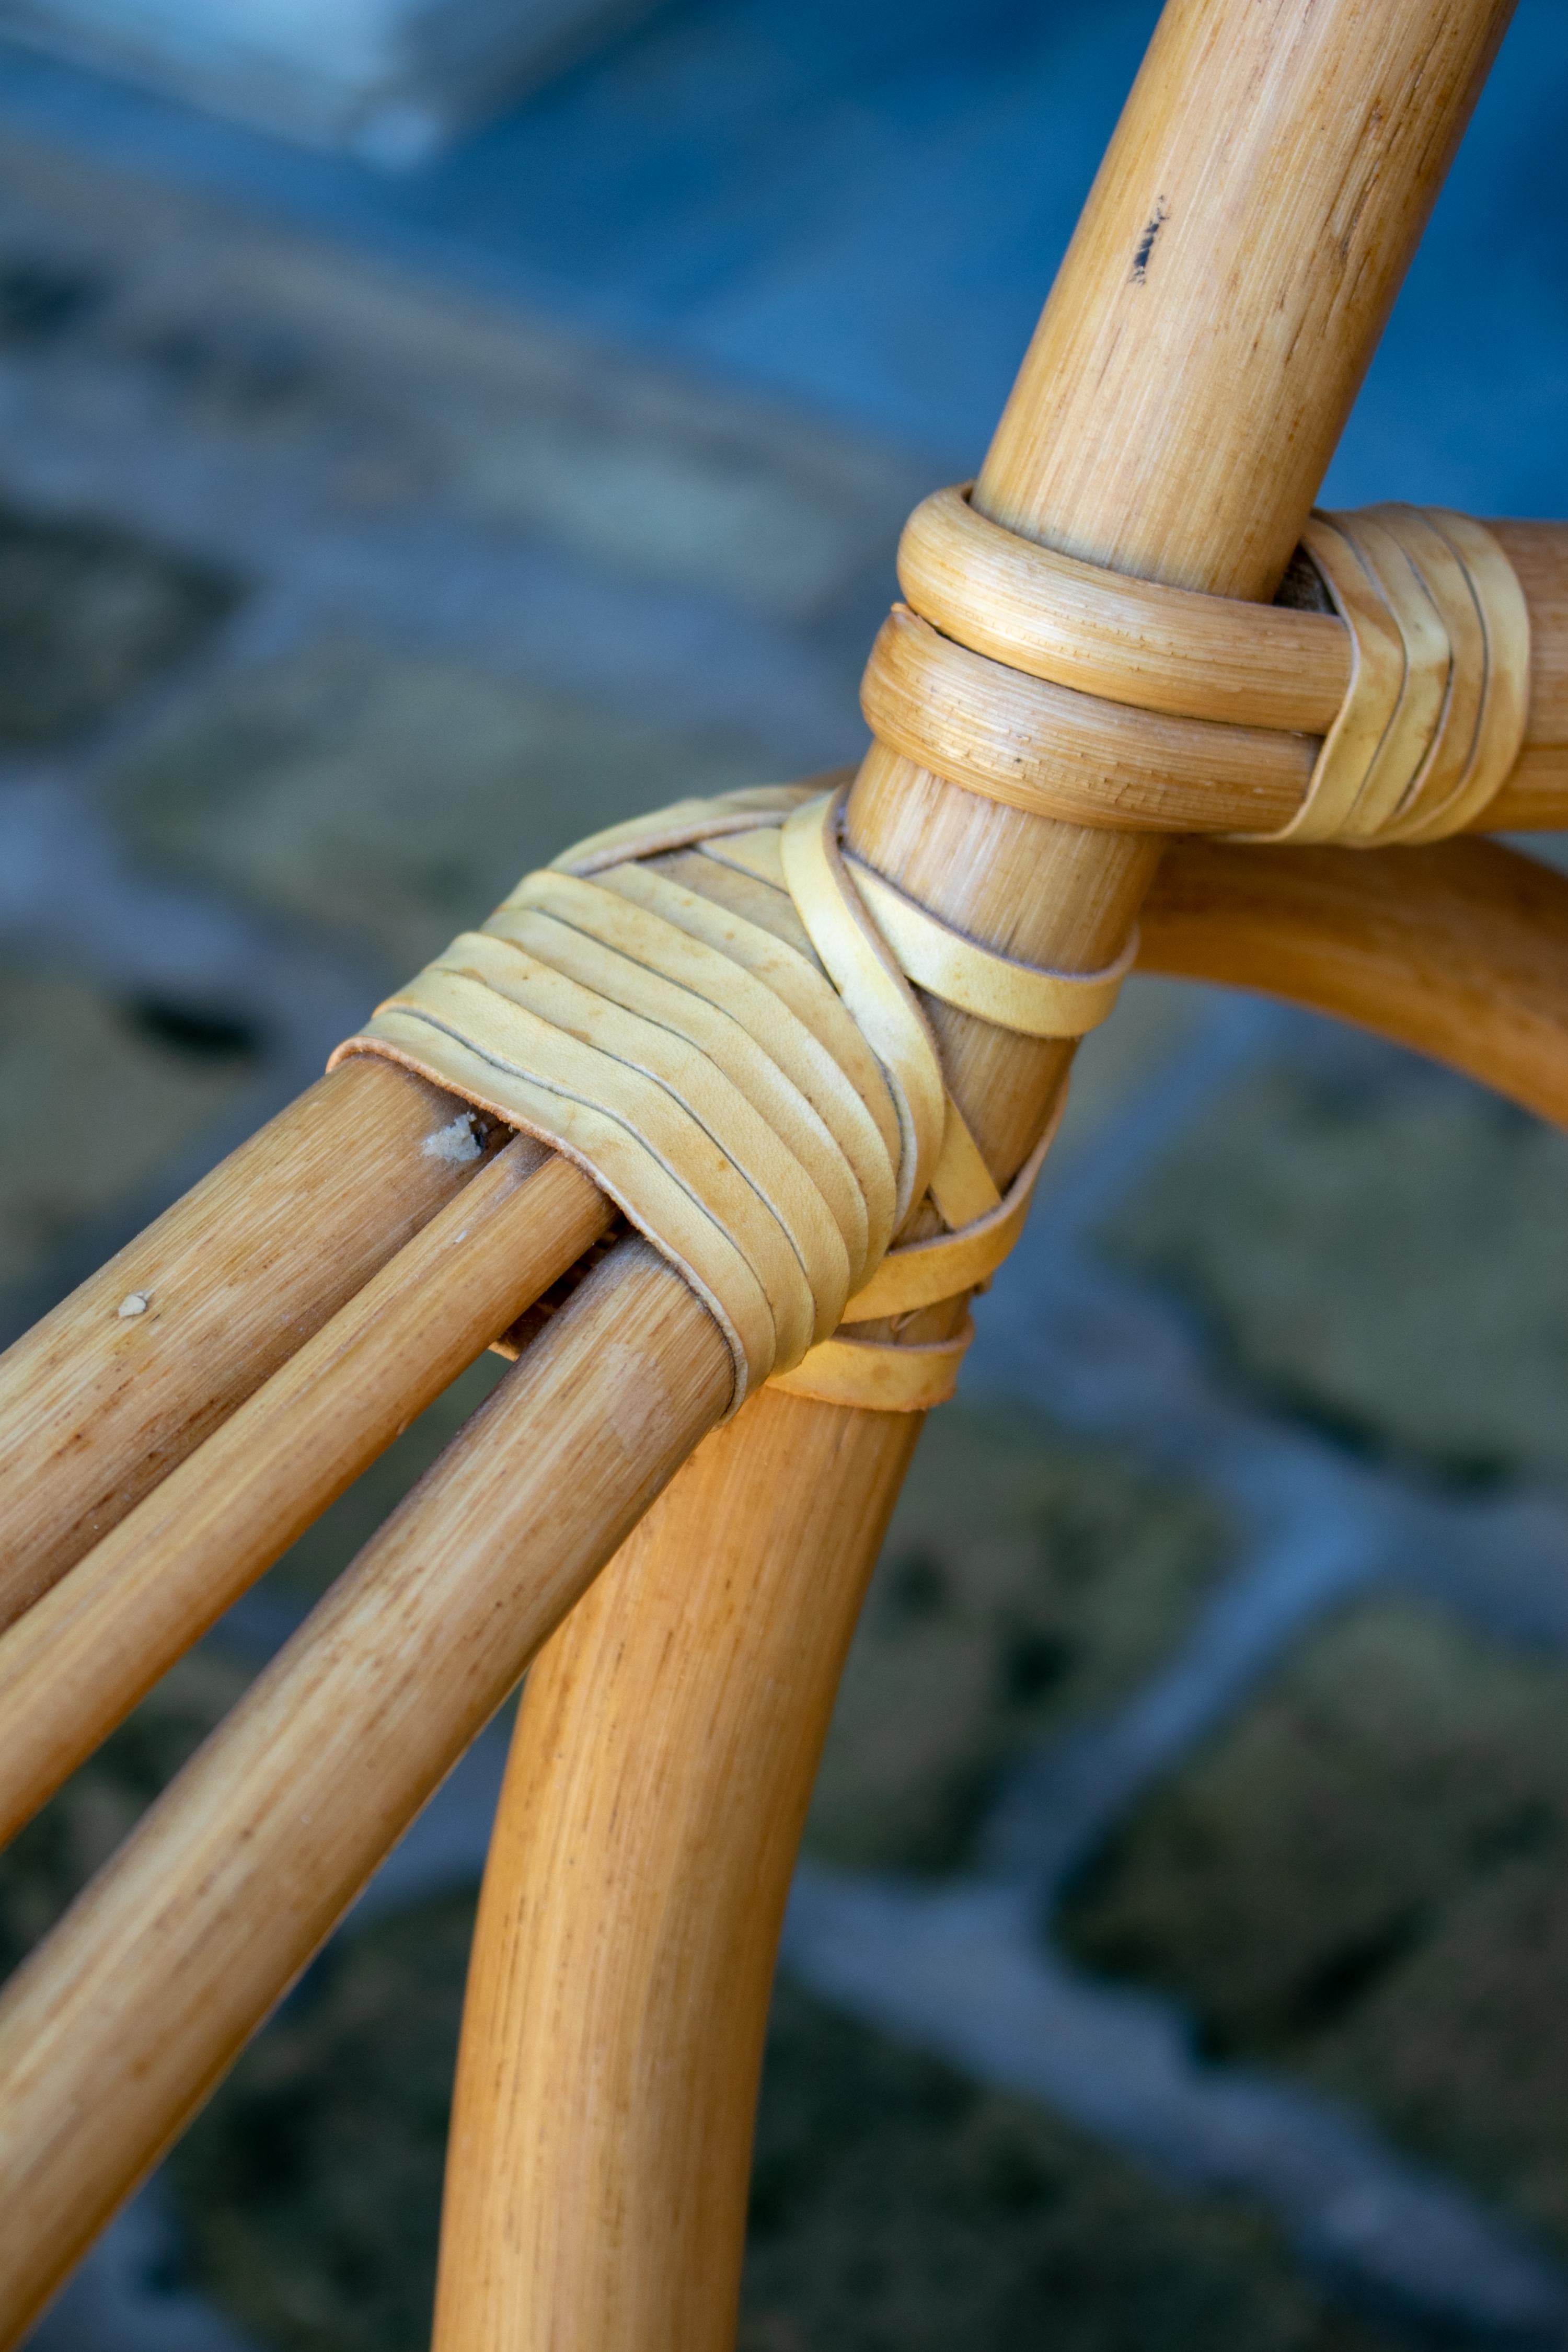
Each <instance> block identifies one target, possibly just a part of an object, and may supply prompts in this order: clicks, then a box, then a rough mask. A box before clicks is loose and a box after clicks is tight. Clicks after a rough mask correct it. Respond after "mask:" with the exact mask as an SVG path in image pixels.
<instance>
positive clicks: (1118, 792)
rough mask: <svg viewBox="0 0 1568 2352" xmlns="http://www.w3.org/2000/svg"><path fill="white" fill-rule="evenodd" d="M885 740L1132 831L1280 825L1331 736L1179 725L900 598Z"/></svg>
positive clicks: (884, 685)
mask: <svg viewBox="0 0 1568 2352" xmlns="http://www.w3.org/2000/svg"><path fill="white" fill-rule="evenodd" d="M860 707H861V709H862V710H863V711H864V713H865V716H866V723H867V725H868V727H869V728H870V729H871V730H872V732H873V733H874V734H875V735H876V737H877V739H878V740H879V742H881V743H884V744H886V745H887V746H888V748H889V750H890V751H900V752H902V753H903V755H904V757H905V758H906V759H910V760H913V761H917V762H918V763H920V764H921V765H923V766H925V767H928V768H929V769H930V770H931V772H932V773H933V774H939V775H941V776H942V777H943V778H944V779H945V780H946V781H947V782H950V783H955V784H962V785H965V786H967V787H968V788H969V789H970V790H971V791H973V792H977V793H984V794H985V795H986V797H987V798H988V799H991V800H996V801H1001V802H1003V803H1005V805H1006V806H1007V807H1009V808H1017V809H1024V810H1026V811H1034V812H1037V813H1039V814H1044V815H1047V816H1054V817H1062V818H1066V819H1068V820H1070V821H1073V822H1076V823H1077V824H1086V825H1097V826H1100V827H1107V828H1114V829H1116V830H1118V831H1121V832H1127V833H1139V832H1144V833H1148V832H1158V833H1192V832H1196V831H1205V832H1224V833H1265V832H1273V831H1276V830H1277V829H1278V828H1279V826H1281V825H1283V824H1286V823H1287V821H1288V820H1289V818H1290V817H1291V816H1292V815H1293V814H1294V813H1295V811H1296V810H1297V809H1298V808H1299V807H1300V804H1301V802H1302V801H1303V800H1304V799H1305V797H1306V792H1307V784H1308V781H1309V779H1310V776H1311V773H1312V763H1313V761H1314V760H1315V758H1316V756H1317V750H1318V743H1317V739H1316V738H1315V737H1313V736H1310V735H1291V734H1284V733H1281V732H1279V730H1277V729H1273V728H1269V727H1243V726H1239V725H1231V724H1227V723H1223V722H1220V721H1217V720H1215V719H1173V718H1167V717H1166V716H1165V715H1164V714H1163V712H1160V711H1157V710H1152V709H1150V710H1141V709H1134V708H1133V707H1132V706H1131V704H1129V703H1125V702H1108V701H1106V700H1105V699H1104V698H1102V697H1101V696H1099V695H1093V694H1082V693H1079V692H1077V691H1076V690H1075V689H1074V688H1071V687H1068V686H1057V685H1054V684H1053V683H1052V682H1051V681H1050V680H1049V679H1047V678H1042V677H1028V676H1027V675H1026V673H1025V672H1024V671H1023V670H1018V669H1011V668H1009V667H1007V665H1006V664H1005V662H1000V661H992V660H991V659H989V658H988V657H987V656H985V655H984V654H979V653H972V652H971V651H970V650H969V648H968V647H967V646H962V645H956V644H954V642H953V641H952V638H950V637H945V636H943V635H941V634H940V632H939V631H937V630H936V629H933V628H932V627H931V625H930V624H929V623H928V622H925V621H922V620H921V618H920V616H919V614H915V613H911V612H910V610H909V608H908V606H907V605H903V604H896V605H895V606H894V608H893V610H892V612H891V613H890V614H889V616H888V618H887V620H886V621H885V622H884V623H883V625H882V628H881V632H880V634H879V636H878V639H877V642H876V645H875V646H874V647H873V648H872V653H871V659H870V662H869V664H868V667H867V670H866V677H865V680H864V683H863V684H862V686H861V689H860Z"/></svg>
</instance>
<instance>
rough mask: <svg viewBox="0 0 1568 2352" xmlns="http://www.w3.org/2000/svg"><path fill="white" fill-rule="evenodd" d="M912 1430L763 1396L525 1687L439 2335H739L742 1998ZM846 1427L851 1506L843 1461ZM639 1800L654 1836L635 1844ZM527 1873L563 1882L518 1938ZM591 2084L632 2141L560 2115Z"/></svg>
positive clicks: (476, 1990)
mask: <svg viewBox="0 0 1568 2352" xmlns="http://www.w3.org/2000/svg"><path fill="white" fill-rule="evenodd" d="M918 1427H919V1424H918V1422H917V1421H916V1420H915V1419H914V1417H913V1416H910V1415H900V1414H894V1413H881V1414H876V1415H857V1414H854V1413H852V1412H848V1411H847V1410H846V1409H845V1408H844V1407H842V1406H837V1405H826V1404H816V1403H812V1402H807V1401H805V1399H801V1398H795V1397H789V1396H784V1395H781V1394H779V1393H778V1392H777V1391H767V1390H764V1391H763V1393H762V1394H761V1395H760V1396H757V1397H755V1398H753V1399H752V1401H751V1402H749V1403H748V1404H747V1405H746V1406H745V1408H744V1410H743V1411H742V1412H741V1413H740V1414H739V1416H738V1417H737V1418H736V1420H735V1421H734V1422H732V1423H730V1425H729V1426H728V1427H727V1428H724V1429H721V1430H718V1431H716V1432H715V1433H714V1434H713V1435H712V1436H711V1437H710V1438H709V1439H707V1440H706V1442H705V1443H704V1444H702V1445H701V1446H700V1448H699V1450H698V1452H697V1454H696V1455H695V1457H694V1458H693V1460H692V1461H691V1462H689V1464H688V1465H687V1466H686V1468H685V1469H684V1470H683V1471H682V1472H681V1474H680V1475H679V1478H678V1479H677V1480H676V1481H675V1483H674V1485H673V1486H671V1487H670V1488H669V1490H668V1493H667V1494H666V1495H665V1496H663V1497H662V1498H661V1500H660V1501H659V1502H658V1503H657V1504H656V1505H655V1506H654V1508H653V1510H652V1511H651V1512H650V1513H649V1514H648V1517H647V1518H646V1519H645V1520H644V1521H643V1523H642V1525H641V1526H640V1527H639V1528H638V1529H637V1533H636V1534H635V1535H634V1536H633V1537H632V1538H630V1540H629V1541H628V1542H627V1543H626V1544H625V1545H624V1546H623V1547H622V1549H621V1550H620V1551H619V1553H617V1555H616V1559H615V1561H614V1562H613V1564H612V1565H611V1567H610V1568H609V1570H607V1571H606V1572H605V1575H604V1576H602V1577H601V1578H600V1579H599V1580H598V1582H597V1583H596V1584H595V1586H594V1588H593V1590H592V1591H590V1592H589V1593H588V1594H587V1596H586V1597H585V1598H584V1600H583V1601H580V1602H579V1603H578V1605H577V1607H576V1608H575V1609H574V1611H573V1612H572V1615H571V1617H570V1618H569V1619H568V1620H567V1622H566V1623H565V1625H564V1626H563V1628H562V1630H561V1632H560V1633H558V1634H557V1635H556V1636H555V1639H554V1641H553V1642H552V1643H551V1645H550V1647H549V1649H548V1650H547V1651H546V1652H545V1653H544V1654H543V1656H542V1659H541V1660H540V1663H539V1664H538V1665H537V1666H536V1667H535V1669H534V1673H535V1675H543V1677H544V1695H543V1697H542V1701H541V1702H539V1703H537V1704H536V1703H535V1702H534V1701H533V1700H532V1699H531V1698H530V1699H529V1700H528V1701H526V1702H525V1704H526V1705H527V1706H528V1708H529V1723H528V1729H527V1731H526V1732H525V1733H524V1734H522V1735H521V1751H522V1754H521V1760H522V1763H523V1767H524V1769H521V1770H516V1771H511V1772H509V1774H508V1777H507V1782H506V1794H505V1797H504V1798H503V1801H502V1806H501V1811H500V1817H499V1819H498V1822H497V1824H496V1829H495V1832H494V1837H493V1842H492V1847H491V1852H492V1855H493V1857H494V1859H493V1861H492V1864H491V1867H490V1869H489V1873H488V1874H487V1877H486V1882H485V1894H484V1899H483V1908H482V1911H481V1917H480V1925H479V1931H478V1934H477V1937H476V1940H475V1948H474V1960H473V1966H472V1971H471V1974H470V1979H469V1989H468V2013H467V2016H466V2019H465V2023H464V2044H463V2050H464V2055H463V2067H464V2080H463V2085H462V2089H461V2091H460V2093H459V2095H458V2105H457V2112H456V2118H455V2123H454V2137H453V2141H452V2152H451V2155H450V2157H449V2158H448V2180H449V2182H450V2184H451V2186H450V2189H449V2203H448V2209H447V2223H446V2227H445V2230H444V2231H443V2241H442V2253H441V2287H440V2310H439V2316H438V2318H437V2342H439V2343H443V2344H448V2345H453V2346H457V2345H458V2344H461V2345H463V2346H464V2347H469V2346H473V2347H478V2346H479V2345H480V2344H483V2343H487V2342H489V2341H490V2340H491V2337H490V2336H489V2332H488V2329H487V2328H486V2326H483V2325H481V2322H482V2320H483V2318H484V2315H488V2314H489V2312H490V2311H491V2310H493V2309H494V2308H496V2307H497V2306H498V2305H501V2306H504V2307H506V2308H508V2309H511V2308H515V2307H517V2306H518V2305H521V2306H522V2308H523V2309H525V2310H527V2311H529V2312H530V2313H531V2315H532V2317H531V2321H530V2322H527V2323H524V2326H525V2329H526V2333H519V2335H518V2336H516V2337H515V2338H512V2339H509V2340H517V2341H527V2342H528V2343H529V2344H531V2345H537V2346H539V2347H544V2346H545V2345H549V2346H550V2347H552V2352H555V2347H559V2352H566V2347H571V2352H588V2347H593V2352H608V2347H611V2346H619V2345H632V2344H637V2345H638V2346H647V2347H649V2352H652V2347H654V2346H656V2345H662V2344H664V2343H665V2342H666V2341H667V2340H668V2339H667V2337H666V2335H665V2334H664V2333H663V2332H662V2330H660V2332H658V2333H656V2334H651V2335H650V2334H648V2333H647V2332H646V2330H647V2325H648V2321H649V2318H650V2315H656V2314H657V2315H662V2314H663V2313H666V2312H668V2311H671V2310H673V2311H676V2312H679V2314H680V2315H681V2317H682V2330H683V2332H682V2335H681V2339H680V2340H681V2341H682V2342H683V2343H686V2344H689V2345H691V2346H693V2347H698V2346H706V2345H708V2344H709V2343H710V2341H718V2340H720V2328H721V2326H723V2325H726V2324H727V2325H728V2326H731V2327H732V2326H733V2307H732V2306H733V2301H734V2294H733V2284H732V2280H731V2268H732V2252H733V2249H734V2248H735V2247H737V2246H738V2245H739V2243H740V2241H741V2238H742V2232H743V2228H744V2220H745V2206H746V2193H747V2168H746V2166H745V2164H744V2163H743V2162H739V2163H737V2162H732V2161H730V2160H728V2159H729V2158H730V2156H731V2152H732V2151H733V2150H735V2149H737V2148H739V2149H740V2150H742V2151H744V2149H745V2148H746V2147H748V2146H749V2144H750V2139H751V2129H752V2105H753V2103H754V2099H755V2092H756V2080H757V2072H758V2068H759V2065H760V2063H761V2059H762V2036H763V2029H764V2027H765V2023H766V2016H767V2010H766V2002H765V2000H756V1999H752V1998H745V1997H742V1998H739V1999H738V1998H737V1997H736V1992H737V1987H742V1988H746V1989H748V1990H749V1989H750V1988H752V1987H754V1986H756V1985H759V1984H761V1985H763V1986H764V1987H765V1985H766V1984H767V1982H768V1980H769V1979H770V1978H771V1976H772V1974H773V1953H774V1950H775V1948H776V1947H777V1942H778V1934H779V1928H780V1926H781V1924H782V1921H783V1916H784V1897H785V1895H786V1894H787V1893H788V1889H789V1880H790V1874H791V1871H792V1870H793V1868H794V1864H795V1849H796V1847H797V1845H798V1843H799V1841H800V1832H801V1827H802V1822H803V1820H804V1815H805V1802H806V1799H807V1797H808V1795H809V1793H810V1790H811V1784H812V1781H813V1780H814V1779H815V1778H816V1764H817V1759H818V1756H819V1753H820V1750H821V1746H822V1741H823V1738H824V1736H825V1734H826V1728H827V1717H828V1714H829V1711H830V1709H831V1706H832V1699H833V1694H834V1692H835V1690H836V1689H837V1684H838V1676H839V1673H840V1670H841V1668H842V1666H843V1663H844V1656H845V1653H846V1651H847V1648H848V1644H849V1637H850V1634H851V1633H852V1632H853V1631H854V1626H855V1619H856V1615H857V1613H858V1609H859V1604H860V1599H861V1588H860V1585H859V1583H858V1581H857V1580H856V1579H855V1578H853V1577H852V1576H849V1575H847V1574H845V1573H843V1572H842V1571H841V1568H840V1563H841V1562H842V1561H843V1560H844V1559H846V1558H852V1559H856V1560H858V1561H859V1562H861V1563H869V1562H870V1561H871V1560H873V1559H875V1558H876V1554H877V1550H878V1548H879V1544H880V1541H881V1538H882V1532H883V1529H884V1528H885V1526H886V1523H887V1517H888V1513H889V1510H890V1509H891V1507H892V1504H893V1500H894V1497H895V1496H896V1495H897V1493H898V1489H899V1486H900V1481H901V1479H902V1477H903V1473H904V1469H905V1466H906V1465H907V1463H908V1460H909V1456H910V1453H911V1452H912V1450H913V1445H914V1441H915V1438H916V1435H917V1434H918ZM846 1441H849V1442H851V1444H852V1447H853V1454H854V1463H855V1471H856V1479H855V1483H854V1485H853V1486H852V1487H851V1488H850V1490H849V1492H848V1493H847V1494H846V1493H845V1491H844V1482H842V1481H841V1480H839V1479H838V1478H837V1477H835V1476H833V1475H831V1469H832V1465H833V1462H834V1459H835V1455H836V1451H837V1447H838V1446H839V1445H841V1444H844V1443H845V1442H846ZM803 1461H804V1462H805V1464H806V1465H808V1475H807V1476H806V1477H805V1478H804V1479H803V1477H802V1475H801V1472H802V1465H803ZM823 1464H826V1465H828V1470H829V1475H827V1476H826V1478H824V1479H821V1480H820V1481H814V1480H813V1479H812V1478H811V1476H810V1475H809V1470H814V1469H816V1468H819V1467H820V1466H821V1465H823ZM825 1566H826V1568H827V1570H828V1572H827V1573H826V1574H825V1573H824V1570H825ZM781 1624H784V1625H788V1626H789V1627H790V1629H791V1639H790V1640H789V1641H788V1642H787V1643H780V1641H779V1639H778V1628H779V1627H780V1625H781ZM650 1642H658V1643H662V1644H663V1647H664V1652H665V1669H664V1671H663V1673H662V1674H650V1673H649V1657H648V1646H649V1643H650ZM587 1723H591V1724H592V1725H593V1727H594V1730H595V1736H594V1737H592V1738H584V1736H583V1734H584V1725H585V1724H587ZM547 1751H548V1752H552V1754H553V1757H554V1769H553V1770H552V1771H551V1772H549V1773H543V1774H542V1773H540V1772H539V1771H538V1770H537V1769H533V1767H534V1766H535V1764H536V1759H538V1757H539V1756H541V1755H542V1754H543V1753H545V1752H547ZM623 1815H624V1816H625V1817H626V1819H628V1820H630V1821H634V1822H637V1824H638V1827H639V1830H640V1832H641V1833H642V1834H643V1835H645V1836H647V1838H649V1839H651V1841H652V1851H651V1853H646V1854H643V1853H637V1851H636V1850H635V1849H632V1848H628V1845H627V1843H626V1839H625V1837H624V1836H623V1835H622V1834H621V1832H620V1830H619V1826H618V1822H619V1819H620V1818H621V1817H622V1816H623ZM580 1874H581V1875H580ZM568 1881H570V1882H571V1885H572V1895H571V1898H570V1899H569V1900H565V1901H563V1900H560V1899H559V1897H560V1896H561V1895H562V1894H563V1891H564V1888H565V1885H566V1884H567V1882H568ZM520 1882H521V1883H526V1884H527V1885H530V1886H531V1887H532V1888H534V1889H535V1890H536V1891H539V1892H543V1891H544V1890H546V1889H548V1890H549V1900H548V1901H547V1903H546V1906H545V1908H544V1911H543V1913H542V1916H540V1918H539V1920H538V1923H537V1932H536V1933H534V1934H532V1935H530V1936H528V1937H522V1938H521V1939H520V1938H519V1937H517V1936H516V1935H515V1933H514V1932H513V1929H512V1922H511V1920H510V1916H509V1914H510V1905H511V1903H512V1902H513V1901H514V1900H515V1892H516V1888H517V1885H519V1884H520ZM698 1889H700V1899H694V1892H695V1890H698ZM497 1906H500V1911H501V1916H500V1917H499V1918H498V1917H496V1916H495V1912H496V1908H497ZM585 1978H586V1979H589V1980H590V1981H588V1982H587V1983H584V1979H585ZM650 1995H651V1997H650ZM524 2015H526V2016H527V2017H528V2018H529V2019H530V2020H531V2028H530V2030H529V2031H528V2032H524V2033H520V2032H518V2031H517V2026H518V2021H519V2019H520V2017H522V2016H524ZM650 2026H651V2028H652V2029H653V2030H652V2031H651V2032H650V2031H649V2028H650ZM672 2081H673V2082H675V2083H677V2084H679V2086H680V2096H679V2100H677V2101H672V2099H671V2096H670V2093H669V2087H668V2086H669V2084H670V2083H671V2082H672ZM584 2102H586V2103H588V2104H589V2105H591V2106H592V2108H593V2110H594V2112H595V2115H601V2114H602V2115H604V2116H610V2115H612V2114H613V2115H614V2116H615V2117H616V2127H615V2129H614V2130H613V2131H610V2132H606V2131H603V2130H589V2131H582V2132H572V2131H567V2130H563V2128H562V2126H561V2119H562V2118H563V2117H564V2116H567V2115H569V2114H571V2113H573V2112H574V2111H576V2110H578V2109H579V2108H581V2107H582V2106H583V2105H584ZM681 2126H684V2131H682V2129H681ZM470 2134H472V2135H475V2136H476V2137H475V2140H474V2144H473V2145H472V2146H470V2145H469V2143H468V2135H470ZM628 2189H629V2191H630V2200H629V2204H628V2202H627V2191H628ZM710 2303H711V2304H712V2305H714V2306H716V2310H717V2314H718V2324H717V2325H715V2324H713V2323H712V2322H711V2321H710Z"/></svg>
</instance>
